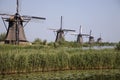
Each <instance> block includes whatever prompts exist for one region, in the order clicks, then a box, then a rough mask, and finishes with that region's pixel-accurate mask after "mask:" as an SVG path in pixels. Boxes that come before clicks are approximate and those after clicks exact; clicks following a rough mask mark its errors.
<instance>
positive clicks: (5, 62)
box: [0, 46, 120, 74]
mask: <svg viewBox="0 0 120 80" xmlns="http://www.w3.org/2000/svg"><path fill="white" fill-rule="evenodd" d="M0 47H1V46H0ZM104 68H113V69H116V68H120V52H119V51H115V50H109V49H106V50H82V49H78V48H77V49H76V48H75V49H70V48H55V49H54V48H41V47H40V48H37V49H36V48H31V49H29V48H28V47H27V48H23V47H17V48H16V47H15V46H14V47H11V48H9V46H6V47H2V48H0V74H9V73H26V72H27V73H28V72H35V71H56V70H66V69H75V70H77V69H104Z"/></svg>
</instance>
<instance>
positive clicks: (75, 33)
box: [71, 33, 79, 35]
mask: <svg viewBox="0 0 120 80" xmlns="http://www.w3.org/2000/svg"><path fill="white" fill-rule="evenodd" d="M71 35H79V34H78V33H71Z"/></svg>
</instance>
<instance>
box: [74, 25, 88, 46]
mask: <svg viewBox="0 0 120 80" xmlns="http://www.w3.org/2000/svg"><path fill="white" fill-rule="evenodd" d="M73 35H77V43H80V44H82V43H83V36H89V35H88V34H83V33H82V27H81V25H80V29H79V33H73Z"/></svg>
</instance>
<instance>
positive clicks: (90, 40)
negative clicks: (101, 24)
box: [89, 30, 94, 44]
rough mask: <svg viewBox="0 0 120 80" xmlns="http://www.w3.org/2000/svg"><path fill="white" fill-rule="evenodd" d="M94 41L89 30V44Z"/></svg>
mask: <svg viewBox="0 0 120 80" xmlns="http://www.w3.org/2000/svg"><path fill="white" fill-rule="evenodd" d="M92 43H94V37H93V36H92V30H90V35H89V44H92Z"/></svg>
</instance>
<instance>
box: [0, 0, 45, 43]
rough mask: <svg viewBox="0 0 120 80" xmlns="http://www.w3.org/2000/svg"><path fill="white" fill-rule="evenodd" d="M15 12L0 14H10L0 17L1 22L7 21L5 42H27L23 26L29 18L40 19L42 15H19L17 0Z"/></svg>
mask: <svg viewBox="0 0 120 80" xmlns="http://www.w3.org/2000/svg"><path fill="white" fill-rule="evenodd" d="M16 4H17V7H16V13H15V14H14V15H11V14H0V15H1V16H10V17H9V18H5V17H2V20H3V22H4V23H5V21H7V22H8V28H7V27H6V25H5V27H6V30H7V34H6V38H5V43H6V44H19V43H22V42H27V40H26V37H25V33H24V27H25V25H26V24H27V23H28V22H29V21H30V20H31V19H33V18H34V19H42V20H45V18H42V17H35V16H25V15H23V16H21V15H20V14H19V0H17V1H16Z"/></svg>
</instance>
